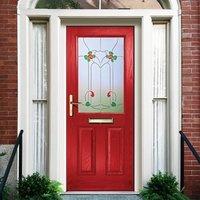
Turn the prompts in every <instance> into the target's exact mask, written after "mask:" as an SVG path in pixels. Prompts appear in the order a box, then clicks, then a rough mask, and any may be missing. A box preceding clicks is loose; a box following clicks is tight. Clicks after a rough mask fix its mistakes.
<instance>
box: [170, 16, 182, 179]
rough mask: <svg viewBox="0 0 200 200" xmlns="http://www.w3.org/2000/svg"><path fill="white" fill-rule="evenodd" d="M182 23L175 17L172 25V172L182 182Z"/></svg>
mask: <svg viewBox="0 0 200 200" xmlns="http://www.w3.org/2000/svg"><path fill="white" fill-rule="evenodd" d="M179 23H180V21H179V16H174V17H173V18H172V19H171V23H170V72H169V74H170V75H169V78H170V81H169V82H170V89H169V91H170V95H169V107H170V109H169V111H170V112H169V116H170V117H169V119H170V122H169V123H170V127H169V129H170V152H169V156H170V171H171V172H172V173H173V174H174V175H175V176H176V177H177V179H178V180H180V135H179V133H178V132H179V130H181V62H180V59H181V54H180V46H181V42H180V38H181V37H180V31H179V30H180V29H179V28H180V24H179Z"/></svg>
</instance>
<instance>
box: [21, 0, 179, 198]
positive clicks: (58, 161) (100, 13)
mask: <svg viewBox="0 0 200 200" xmlns="http://www.w3.org/2000/svg"><path fill="white" fill-rule="evenodd" d="M34 2H35V1H34V0H29V1H27V0H20V1H19V5H18V95H19V96H18V111H19V112H18V130H20V129H23V130H24V131H25V133H24V155H23V158H24V161H25V162H24V166H23V173H24V175H27V174H31V173H32V168H31V157H30V154H29V152H30V146H31V141H30V138H29V134H30V132H29V130H31V123H30V110H29V109H30V106H29V102H30V97H29V89H30V85H29V76H30V71H29V68H28V66H29V65H30V56H29V51H28V49H29V39H31V38H30V37H29V36H30V35H29V33H30V20H29V18H33V17H40V18H44V17H47V18H48V19H49V20H50V86H49V87H50V88H51V91H50V138H51V139H50V146H51V148H50V171H49V173H50V178H51V179H56V180H59V181H60V182H62V183H63V185H64V188H66V179H65V177H66V170H65V169H66V160H65V159H66V143H65V141H66V134H65V133H66V101H65V100H66V85H65V84H64V85H63V82H65V81H66V73H65V72H66V71H65V70H66V60H65V59H64V58H65V55H66V48H64V47H63V45H65V44H66V43H65V42H66V41H65V40H64V41H63V39H64V38H65V33H64V27H63V26H62V25H61V21H63V20H64V19H68V20H70V19H78V18H79V19H80V18H81V19H86V20H87V19H90V20H91V19H102V20H103V19H117V20H120V19H129V20H130V19H137V20H138V21H140V20H142V27H141V33H142V39H141V41H142V46H141V47H142V48H141V55H139V54H138V55H137V56H138V57H140V56H141V68H140V59H139V60H138V63H137V64H136V65H138V66H137V69H136V71H135V72H136V75H137V77H136V84H138V86H137V87H136V88H135V94H137V95H139V96H140V97H141V99H139V98H140V97H138V99H137V98H136V105H137V106H138V107H137V108H136V112H137V114H136V116H137V117H138V118H137V119H136V121H135V122H136V124H137V125H138V127H136V129H135V131H136V132H137V136H136V140H137V141H138V143H137V145H136V146H135V148H136V155H135V157H136V159H137V160H138V163H136V167H135V175H136V178H137V180H136V181H135V184H136V185H135V186H136V191H138V190H139V189H140V187H141V184H143V185H144V184H145V183H146V181H147V180H148V179H149V177H150V176H151V174H152V169H153V165H152V161H153V157H152V150H151V146H153V145H149V144H152V131H150V130H152V122H151V120H150V121H149V120H148V119H150V117H152V114H151V113H152V106H151V105H152V98H153V96H152V90H151V89H150V90H149V87H148V86H149V84H151V83H152V78H149V75H150V74H151V73H152V72H151V71H150V70H149V69H151V68H152V61H151V28H152V22H151V20H152V18H153V19H171V22H170V24H171V25H170V29H171V31H170V33H171V34H170V52H171V56H170V104H169V106H170V107H169V110H170V111H171V112H170V117H169V118H170V134H171V135H170V136H171V137H170V144H171V145H170V149H171V151H170V170H171V172H173V173H174V174H175V175H176V176H177V177H178V180H180V179H179V178H180V176H179V172H180V162H179V160H180V152H179V149H180V148H179V145H180V141H179V136H178V130H179V128H180V125H181V124H180V119H181V117H180V116H181V115H180V113H181V112H180V110H181V109H180V108H181V103H180V90H179V89H180V76H181V73H180V60H178V59H177V56H178V55H179V58H180V46H179V44H180V43H179V42H180V32H179V30H180V27H179V22H180V19H179V18H178V14H179V13H178V9H179V7H178V4H177V2H176V1H174V0H170V2H171V7H172V10H48V9H38V10H36V9H28V8H30V5H31V3H34ZM107 25H109V24H107ZM139 29H140V28H139ZM139 29H138V32H139V31H140V30H139ZM137 42H138V44H139V43H140V41H137ZM140 70H142V71H140ZM151 77H152V74H151ZM177 77H178V78H177ZM140 85H141V88H140ZM145 90H146V92H145ZM147 98H148V99H147ZM150 101H151V103H150ZM58 102H59V103H58ZM152 119H153V118H152ZM62 133H63V134H62ZM141 155H142V158H141V159H140V156H141ZM63 156H65V159H63ZM120 193H121V192H120ZM87 194H88V193H87ZM106 194H107V192H106Z"/></svg>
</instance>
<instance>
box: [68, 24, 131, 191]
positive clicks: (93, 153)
mask: <svg viewBox="0 0 200 200" xmlns="http://www.w3.org/2000/svg"><path fill="white" fill-rule="evenodd" d="M88 38H89V39H88ZM112 40H113V41H115V40H116V41H117V42H116V43H113V44H112V48H111V50H110V51H108V50H105V49H101V48H103V47H101V45H102V46H103V45H104V46H106V47H107V46H108V48H109V44H111V43H112ZM91 41H92V42H91ZM102 41H103V42H104V43H103V42H102ZM106 41H108V44H106ZM133 41H134V28H133V27H67V97H68V98H67V105H68V107H67V109H68V110H67V190H68V191H133V190H134V182H133V180H134V174H133V171H134V168H133V167H134V151H133V149H134V146H133V145H134V132H133V130H134V128H133V116H134V108H133V105H134V98H133V93H134V92H133V82H134V80H133V79H134V78H133V77H134V75H133V70H134V65H133V63H134V62H133V58H134V56H133V55H134V52H133V45H134V44H133ZM98 42H99V44H100V47H99V48H100V50H96V49H93V46H94V45H97V43H98ZM120 42H121V43H120ZM86 43H87V44H86ZM93 44H94V45H93ZM81 45H83V53H80V52H82V49H81V47H80V46H81ZM117 45H118V46H120V45H121V47H120V48H121V49H123V55H121V54H120V55H119V52H118V49H117V48H116V46H117ZM122 45H123V46H122ZM84 48H85V49H84ZM82 54H83V55H82ZM104 54H105V55H104ZM80 60H81V61H80ZM85 63H86V64H87V65H88V67H85V68H84V69H83V68H80V67H84V66H87V65H86V64H85ZM115 63H117V64H116V65H115ZM117 67H118V68H120V70H121V71H119V72H120V73H122V74H121V75H120V74H119V73H118V74H117V72H115V71H114V70H116V68H117ZM81 70H84V71H81ZM85 70H86V71H85ZM87 70H88V71H87ZM95 70H96V71H95ZM80 73H86V75H87V77H88V79H87V80H88V82H87V83H85V82H86V79H85V77H84V76H80ZM97 74H98V75H97ZM99 74H100V75H99ZM80 77H81V78H80ZM115 77H118V78H116V79H114V78H115ZM81 81H82V82H81ZM120 81H121V82H120ZM119 82H120V83H123V84H122V86H123V87H122V86H121V90H123V91H119V89H118V90H117V89H116V87H118V85H119ZM97 83H98V84H99V83H100V89H99V90H98V91H95V90H94V89H93V90H92V89H91V88H94V87H99V85H97ZM84 84H86V87H87V90H85V89H81V88H82V87H83V85H84ZM96 85H97V86H96ZM107 85H108V89H104V87H106V88H107ZM113 88H114V89H113ZM82 93H83V94H85V96H83V97H84V98H83V99H84V100H82V101H81V102H79V103H78V101H79V100H80V97H81V95H82ZM71 95H72V96H73V100H72V96H71ZM120 95H121V96H120ZM95 98H96V99H97V100H98V99H100V103H96V104H95V101H96V100H95ZM118 100H119V101H121V102H122V103H119V102H118ZM72 102H75V103H74V104H72ZM105 102H107V103H108V102H109V106H108V104H106V103H105ZM72 111H73V113H72ZM91 119H93V120H97V119H98V120H101V123H99V121H96V122H94V121H93V122H92V121H91ZM102 120H103V121H102ZM105 120H109V123H108V121H107V123H105Z"/></svg>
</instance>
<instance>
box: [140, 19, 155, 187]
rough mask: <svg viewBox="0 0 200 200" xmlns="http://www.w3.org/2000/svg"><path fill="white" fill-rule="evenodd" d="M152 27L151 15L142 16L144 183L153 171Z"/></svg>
mask: <svg viewBox="0 0 200 200" xmlns="http://www.w3.org/2000/svg"><path fill="white" fill-rule="evenodd" d="M152 28H153V23H152V19H151V17H150V16H144V17H143V18H142V65H141V68H142V69H141V70H142V72H141V80H142V83H141V84H142V102H141V104H142V105H141V130H142V131H141V134H142V149H141V150H142V184H143V185H144V184H145V183H146V182H147V181H148V180H149V179H150V177H151V176H152V173H153V148H152V147H153V102H152V99H153V60H152V57H153V51H152Z"/></svg>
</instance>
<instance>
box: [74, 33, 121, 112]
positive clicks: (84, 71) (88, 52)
mask: <svg viewBox="0 0 200 200" xmlns="http://www.w3.org/2000/svg"><path fill="white" fill-rule="evenodd" d="M78 74H79V75H78V77H79V82H78V95H79V97H78V98H79V102H81V105H79V112H84V113H85V112H90V113H98V112H101V113H102V112H104V113H122V112H123V111H124V38H122V37H113V38H112V37H109V38H108V37H101V38H100V37H93V38H88V37H85V38H83V37H80V38H78Z"/></svg>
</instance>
